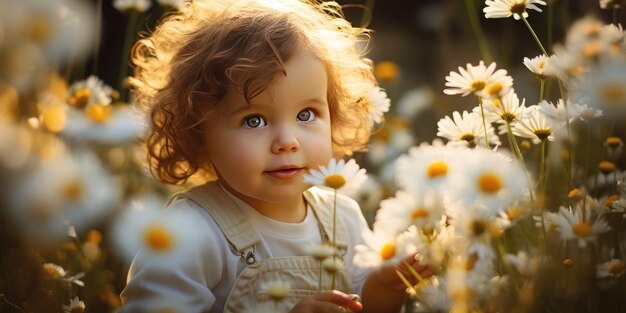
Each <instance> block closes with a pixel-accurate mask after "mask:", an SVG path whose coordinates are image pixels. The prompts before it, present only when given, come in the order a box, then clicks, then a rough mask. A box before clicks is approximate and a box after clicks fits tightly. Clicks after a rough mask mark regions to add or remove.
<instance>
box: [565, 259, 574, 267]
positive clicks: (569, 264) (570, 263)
mask: <svg viewBox="0 0 626 313" xmlns="http://www.w3.org/2000/svg"><path fill="white" fill-rule="evenodd" d="M573 264H574V260H572V259H564V260H563V265H565V267H570V266H572V265H573Z"/></svg>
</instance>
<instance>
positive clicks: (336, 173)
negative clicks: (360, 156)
mask: <svg viewBox="0 0 626 313" xmlns="http://www.w3.org/2000/svg"><path fill="white" fill-rule="evenodd" d="M365 180H367V175H366V174H365V169H363V168H359V165H358V164H357V163H356V161H355V160H354V159H350V160H349V161H348V162H346V161H345V160H343V159H342V160H339V161H337V160H336V159H331V160H330V163H328V167H326V166H320V170H319V171H317V170H313V169H312V170H310V173H309V174H305V175H304V181H305V182H307V183H311V184H313V185H316V186H319V187H323V188H331V189H335V190H337V191H339V192H342V193H345V194H348V195H350V194H353V193H354V192H356V190H357V189H358V188H359V186H361V184H362V183H363V182H364V181H365Z"/></svg>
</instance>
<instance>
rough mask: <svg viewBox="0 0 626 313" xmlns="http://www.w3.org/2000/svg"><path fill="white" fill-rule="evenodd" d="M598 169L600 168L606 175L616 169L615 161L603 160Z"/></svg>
mask: <svg viewBox="0 0 626 313" xmlns="http://www.w3.org/2000/svg"><path fill="white" fill-rule="evenodd" d="M598 169H600V172H602V173H603V174H604V175H607V174H611V173H613V171H614V170H615V163H613V162H611V161H601V162H600V163H599V164H598Z"/></svg>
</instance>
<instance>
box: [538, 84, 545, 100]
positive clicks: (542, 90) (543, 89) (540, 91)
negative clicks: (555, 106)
mask: <svg viewBox="0 0 626 313" xmlns="http://www.w3.org/2000/svg"><path fill="white" fill-rule="evenodd" d="M540 81H541V83H540V85H539V86H540V87H539V102H541V100H543V99H544V96H543V93H544V91H545V88H544V87H545V84H546V80H545V79H540Z"/></svg>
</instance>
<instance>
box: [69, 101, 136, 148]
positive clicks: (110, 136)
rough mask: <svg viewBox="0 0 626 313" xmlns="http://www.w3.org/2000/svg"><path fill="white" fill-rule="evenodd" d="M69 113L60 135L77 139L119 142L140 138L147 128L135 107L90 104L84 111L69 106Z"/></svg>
mask: <svg viewBox="0 0 626 313" xmlns="http://www.w3.org/2000/svg"><path fill="white" fill-rule="evenodd" d="M67 113H68V114H67V119H68V121H67V124H66V125H65V127H64V128H63V130H62V131H61V134H62V135H63V136H65V137H67V138H69V139H72V140H75V141H77V142H88V143H99V144H117V143H122V142H127V141H131V140H134V139H135V138H138V137H141V136H142V135H143V134H144V133H145V131H146V130H147V123H145V122H144V116H143V114H142V113H141V112H140V111H139V110H138V109H136V108H131V107H126V106H121V105H120V106H117V105H116V106H112V105H97V104H91V105H88V106H87V107H86V108H85V110H84V111H82V110H76V109H71V108H70V109H69V110H68V112H67Z"/></svg>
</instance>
